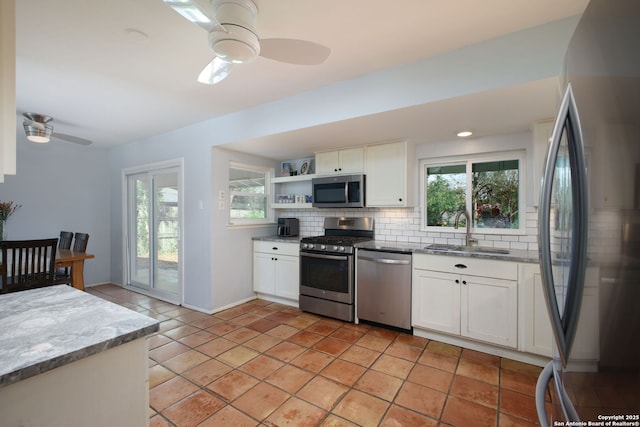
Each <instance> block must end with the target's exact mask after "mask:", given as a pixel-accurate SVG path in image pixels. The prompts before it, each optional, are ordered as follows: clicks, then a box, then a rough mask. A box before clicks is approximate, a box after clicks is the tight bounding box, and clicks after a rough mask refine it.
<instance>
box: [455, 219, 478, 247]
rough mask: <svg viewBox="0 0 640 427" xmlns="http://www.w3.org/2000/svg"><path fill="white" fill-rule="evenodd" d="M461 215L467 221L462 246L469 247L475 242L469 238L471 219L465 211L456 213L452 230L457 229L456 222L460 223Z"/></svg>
mask: <svg viewBox="0 0 640 427" xmlns="http://www.w3.org/2000/svg"><path fill="white" fill-rule="evenodd" d="M462 215H464V217H465V219H466V220H467V235H466V236H465V240H464V245H465V246H471V243H472V242H475V241H476V240H475V239H472V238H471V217H469V214H468V213H467V211H466V210H461V211H458V213H456V217H455V219H454V220H453V228H455V229H456V230H457V229H458V222H460V217H461V216H462Z"/></svg>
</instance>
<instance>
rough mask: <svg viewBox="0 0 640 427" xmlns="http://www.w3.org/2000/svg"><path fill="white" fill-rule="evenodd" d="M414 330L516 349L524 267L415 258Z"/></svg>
mask: <svg viewBox="0 0 640 427" xmlns="http://www.w3.org/2000/svg"><path fill="white" fill-rule="evenodd" d="M413 266H414V269H413V310H412V313H413V319H412V323H413V326H414V327H417V328H425V329H430V330H435V331H438V332H444V333H447V334H452V335H459V336H462V337H465V338H471V339H474V340H478V341H483V342H487V343H491V344H498V345H501V346H505V347H511V348H516V347H517V342H518V265H517V264H516V263H512V262H506V261H494V260H487V259H478V258H466V257H450V256H440V255H426V254H414V257H413Z"/></svg>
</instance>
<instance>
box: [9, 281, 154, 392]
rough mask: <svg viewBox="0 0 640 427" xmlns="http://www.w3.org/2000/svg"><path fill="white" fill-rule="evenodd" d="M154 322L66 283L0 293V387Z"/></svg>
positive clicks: (149, 328) (145, 330) (132, 335)
mask: <svg viewBox="0 0 640 427" xmlns="http://www.w3.org/2000/svg"><path fill="white" fill-rule="evenodd" d="M158 326H159V322H158V321H157V320H155V319H152V318H150V317H147V316H144V315H142V314H140V313H137V312H135V311H132V310H129V309H127V308H125V307H122V306H119V305H116V304H114V303H111V302H109V301H106V300H103V299H101V298H98V297H95V296H93V295H90V294H88V293H86V292H82V291H79V290H77V289H74V288H72V287H70V286H66V285H60V286H50V287H46V288H39V289H33V290H30V291H22V292H15V293H10V294H6V295H0V388H1V387H4V386H7V385H10V384H13V383H16V382H18V381H22V380H24V379H27V378H29V377H32V376H35V375H38V374H41V373H43V372H46V371H49V370H52V369H54V368H57V367H59V366H63V365H66V364H69V363H72V362H75V361H76V360H80V359H82V358H85V357H88V356H91V355H93V354H97V353H100V352H102V351H105V350H108V349H110V348H113V347H116V346H119V345H121V344H124V343H127V342H129V341H133V340H136V339H138V338H141V337H145V336H147V335H150V334H152V333H154V332H156V331H157V330H158Z"/></svg>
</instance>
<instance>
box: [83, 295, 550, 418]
mask: <svg viewBox="0 0 640 427" xmlns="http://www.w3.org/2000/svg"><path fill="white" fill-rule="evenodd" d="M87 291H88V292H90V293H92V294H93V295H96V296H99V297H102V298H105V299H108V300H111V301H113V302H115V303H117V304H120V305H123V306H125V307H128V308H130V309H132V310H135V311H138V312H141V313H144V314H146V315H148V316H151V317H154V318H156V319H158V320H160V321H161V324H160V331H159V332H158V333H157V334H155V335H153V336H151V337H150V338H149V383H150V385H149V387H150V394H149V400H150V409H149V416H150V425H151V426H152V427H159V426H225V427H226V426H461V427H462V426H532V425H537V417H536V410H535V403H534V398H533V396H534V391H535V384H536V379H537V376H538V374H539V372H540V368H538V367H535V366H531V365H527V364H523V363H520V362H516V361H513V360H509V359H505V358H500V357H497V356H492V355H489V354H485V353H480V352H477V351H472V350H467V349H462V348H460V347H455V346H452V345H448V344H443V343H440V342H437V341H430V340H427V339H424V338H419V337H414V336H412V335H409V334H406V333H399V332H396V331H392V330H389V329H384V328H380V327H375V326H371V325H355V324H350V323H345V322H341V321H337V320H334V319H329V318H324V317H321V316H316V315H313V314H309V313H304V312H301V311H300V310H298V309H295V308H292V307H288V306H285V305H281V304H275V303H271V302H268V301H264V300H254V301H251V302H248V303H245V304H242V305H240V306H238V307H234V308H232V309H229V310H226V311H222V312H220V313H216V314H214V315H207V314H203V313H200V312H197V311H194V310H189V309H187V308H184V307H180V306H175V305H172V304H169V303H166V302H162V301H159V300H156V299H153V298H150V297H147V296H144V295H141V294H137V293H135V292H131V291H128V290H125V289H123V288H121V287H118V286H114V285H100V286H95V287H91V288H88V289H87Z"/></svg>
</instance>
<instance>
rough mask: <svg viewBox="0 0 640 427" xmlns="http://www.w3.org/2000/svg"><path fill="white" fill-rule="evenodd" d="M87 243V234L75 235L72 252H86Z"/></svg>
mask: <svg viewBox="0 0 640 427" xmlns="http://www.w3.org/2000/svg"><path fill="white" fill-rule="evenodd" d="M87 243H89V235H88V234H87V233H76V237H75V241H74V242H73V251H74V252H86V251H87Z"/></svg>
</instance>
